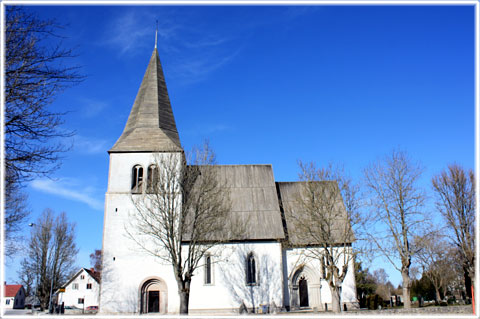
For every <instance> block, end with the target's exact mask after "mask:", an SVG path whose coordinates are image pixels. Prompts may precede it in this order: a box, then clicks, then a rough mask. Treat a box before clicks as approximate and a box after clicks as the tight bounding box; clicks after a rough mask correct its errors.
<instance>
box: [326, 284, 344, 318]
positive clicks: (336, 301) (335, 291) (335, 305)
mask: <svg viewBox="0 0 480 319" xmlns="http://www.w3.org/2000/svg"><path fill="white" fill-rule="evenodd" d="M328 286H329V287H330V293H331V294H332V311H333V312H334V313H340V312H342V306H341V304H340V298H341V296H340V287H336V286H333V287H332V286H330V285H328Z"/></svg>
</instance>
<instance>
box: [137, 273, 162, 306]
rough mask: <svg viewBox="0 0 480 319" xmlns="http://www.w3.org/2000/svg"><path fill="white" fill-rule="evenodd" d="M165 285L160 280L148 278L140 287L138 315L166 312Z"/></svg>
mask: <svg viewBox="0 0 480 319" xmlns="http://www.w3.org/2000/svg"><path fill="white" fill-rule="evenodd" d="M167 301H168V300H167V285H166V284H165V282H164V281H163V280H162V279H160V278H150V279H147V280H146V281H144V283H143V284H142V285H141V287H140V313H166V312H167Z"/></svg>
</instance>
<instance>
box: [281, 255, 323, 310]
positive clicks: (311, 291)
mask: <svg viewBox="0 0 480 319" xmlns="http://www.w3.org/2000/svg"><path fill="white" fill-rule="evenodd" d="M289 286H290V302H289V303H290V308H291V309H300V308H312V309H322V308H321V304H322V296H321V285H320V275H319V274H318V272H316V271H315V270H313V269H312V268H310V267H308V266H306V265H301V266H299V267H298V268H297V269H296V270H295V271H294V272H293V274H292V275H291V279H290V284H289Z"/></svg>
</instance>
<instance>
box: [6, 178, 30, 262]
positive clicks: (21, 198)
mask: <svg viewBox="0 0 480 319" xmlns="http://www.w3.org/2000/svg"><path fill="white" fill-rule="evenodd" d="M12 178H13V176H11V175H10V174H9V172H8V171H6V179H5V242H4V252H5V255H6V256H8V257H13V256H14V255H15V253H16V252H17V251H18V243H19V242H21V235H19V233H20V230H21V226H22V224H23V223H24V222H25V220H26V218H27V216H28V215H29V213H30V211H29V209H28V207H27V195H26V194H25V193H24V192H23V191H22V189H21V187H20V185H18V184H17V183H16V182H14V181H12Z"/></svg>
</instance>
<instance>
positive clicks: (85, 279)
mask: <svg viewBox="0 0 480 319" xmlns="http://www.w3.org/2000/svg"><path fill="white" fill-rule="evenodd" d="M99 293H100V284H99V281H98V276H97V274H96V273H95V271H93V269H86V268H81V269H80V270H79V271H78V272H77V273H76V274H75V275H74V276H73V277H72V278H71V279H70V280H69V281H68V282H67V283H66V284H65V285H64V286H63V287H62V288H61V289H59V290H57V304H58V305H61V304H62V303H63V305H64V306H73V307H76V308H79V309H87V307H89V306H98V297H99Z"/></svg>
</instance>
